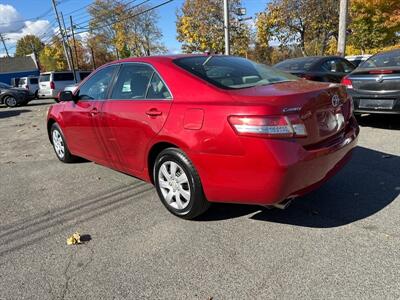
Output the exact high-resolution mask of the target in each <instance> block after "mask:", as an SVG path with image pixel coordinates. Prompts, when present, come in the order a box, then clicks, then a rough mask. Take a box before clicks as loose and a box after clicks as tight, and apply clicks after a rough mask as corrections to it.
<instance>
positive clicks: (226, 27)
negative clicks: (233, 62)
mask: <svg viewBox="0 0 400 300" xmlns="http://www.w3.org/2000/svg"><path fill="white" fill-rule="evenodd" d="M224 32H225V55H230V54H231V47H230V44H229V0H224Z"/></svg>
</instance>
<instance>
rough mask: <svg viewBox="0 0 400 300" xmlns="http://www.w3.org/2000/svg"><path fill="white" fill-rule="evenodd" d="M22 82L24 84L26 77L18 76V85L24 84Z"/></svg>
mask: <svg viewBox="0 0 400 300" xmlns="http://www.w3.org/2000/svg"><path fill="white" fill-rule="evenodd" d="M24 84H26V79H25V78H20V79H19V82H18V85H24Z"/></svg>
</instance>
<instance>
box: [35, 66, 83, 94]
mask: <svg viewBox="0 0 400 300" xmlns="http://www.w3.org/2000/svg"><path fill="white" fill-rule="evenodd" d="M75 72H76V81H77V82H80V81H82V80H83V79H84V78H85V77H86V76H88V75H89V74H90V71H75ZM71 84H75V80H74V74H73V73H72V72H70V71H64V72H46V73H41V74H40V77H39V91H38V96H39V98H54V99H56V101H57V95H58V93H59V92H60V91H63V90H64V88H65V87H66V86H67V85H71Z"/></svg>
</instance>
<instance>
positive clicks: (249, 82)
mask: <svg viewBox="0 0 400 300" xmlns="http://www.w3.org/2000/svg"><path fill="white" fill-rule="evenodd" d="M174 63H175V64H176V65H178V66H179V67H181V68H183V69H185V70H187V71H188V72H190V73H192V74H194V75H196V76H198V77H200V78H202V79H204V80H206V81H208V82H210V83H212V84H214V85H216V86H218V87H220V88H224V89H242V88H249V87H253V86H258V85H268V84H273V83H279V82H285V81H295V80H298V78H297V77H295V76H293V75H290V74H287V73H284V72H281V71H279V70H276V69H274V68H271V67H267V66H265V65H262V64H257V63H255V62H253V61H251V60H248V59H244V58H241V57H235V56H213V55H210V56H192V57H184V58H178V59H175V60H174Z"/></svg>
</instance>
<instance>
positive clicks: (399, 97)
mask: <svg viewBox="0 0 400 300" xmlns="http://www.w3.org/2000/svg"><path fill="white" fill-rule="evenodd" d="M347 91H348V93H349V94H350V95H351V97H352V98H353V102H354V112H355V113H368V114H400V93H398V94H394V93H385V94H383V93H379V92H372V91H371V92H360V91H357V90H353V89H348V90H347ZM362 99H369V100H370V103H371V105H370V106H368V107H366V106H362V105H361V102H360V101H361V100H362ZM387 101H390V102H391V101H393V105H392V106H391V107H390V108H383V107H382V106H383V105H382V104H383V103H385V102H386V103H387Z"/></svg>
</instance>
